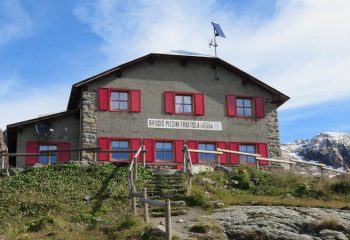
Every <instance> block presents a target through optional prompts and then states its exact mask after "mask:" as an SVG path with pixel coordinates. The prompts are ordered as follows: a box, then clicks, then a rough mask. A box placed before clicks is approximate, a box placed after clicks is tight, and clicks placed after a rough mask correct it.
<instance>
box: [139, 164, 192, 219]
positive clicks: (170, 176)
mask: <svg viewBox="0 0 350 240" xmlns="http://www.w3.org/2000/svg"><path fill="white" fill-rule="evenodd" d="M183 182H184V181H183V179H182V176H181V175H180V174H179V173H178V171H174V170H162V171H159V170H158V171H153V173H152V179H150V180H146V181H145V184H144V187H145V188H147V197H148V198H150V199H154V200H160V201H162V200H166V199H170V200H171V215H172V216H178V215H183V214H186V212H187V206H186V203H185V201H184V198H185V194H186V186H185V185H184V183H183ZM150 215H151V216H152V217H163V216H164V208H161V207H151V208H150Z"/></svg>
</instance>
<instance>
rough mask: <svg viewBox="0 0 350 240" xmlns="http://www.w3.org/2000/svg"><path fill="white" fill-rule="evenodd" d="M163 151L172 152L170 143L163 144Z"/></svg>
mask: <svg viewBox="0 0 350 240" xmlns="http://www.w3.org/2000/svg"><path fill="white" fill-rule="evenodd" d="M164 150H167V151H169V150H170V151H171V150H172V144H171V143H164Z"/></svg>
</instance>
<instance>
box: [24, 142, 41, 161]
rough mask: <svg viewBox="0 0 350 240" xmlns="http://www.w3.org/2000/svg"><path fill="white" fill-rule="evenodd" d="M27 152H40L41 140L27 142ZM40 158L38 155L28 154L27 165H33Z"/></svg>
mask: <svg viewBox="0 0 350 240" xmlns="http://www.w3.org/2000/svg"><path fill="white" fill-rule="evenodd" d="M26 153H39V142H27V145H26ZM38 159H39V157H38V156H26V165H28V166H33V165H34V164H36V163H37V162H38Z"/></svg>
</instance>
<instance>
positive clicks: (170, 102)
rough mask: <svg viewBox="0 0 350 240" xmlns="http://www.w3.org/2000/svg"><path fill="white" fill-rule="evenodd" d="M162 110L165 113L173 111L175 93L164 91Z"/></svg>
mask: <svg viewBox="0 0 350 240" xmlns="http://www.w3.org/2000/svg"><path fill="white" fill-rule="evenodd" d="M164 110H165V113H169V114H172V113H175V93H174V92H164Z"/></svg>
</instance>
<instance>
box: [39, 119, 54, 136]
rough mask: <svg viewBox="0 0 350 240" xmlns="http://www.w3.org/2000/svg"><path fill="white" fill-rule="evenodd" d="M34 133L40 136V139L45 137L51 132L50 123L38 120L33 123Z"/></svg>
mask: <svg viewBox="0 0 350 240" xmlns="http://www.w3.org/2000/svg"><path fill="white" fill-rule="evenodd" d="M35 131H36V134H38V136H39V137H40V139H47V138H48V137H49V136H51V135H52V134H53V129H52V128H50V124H48V123H46V122H38V123H36V124H35Z"/></svg>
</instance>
